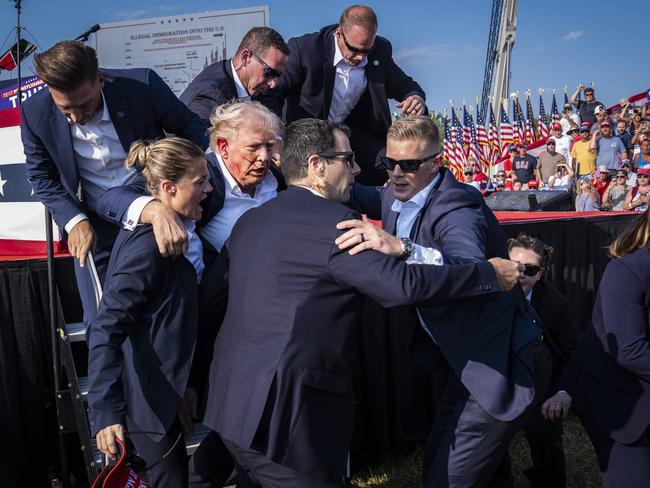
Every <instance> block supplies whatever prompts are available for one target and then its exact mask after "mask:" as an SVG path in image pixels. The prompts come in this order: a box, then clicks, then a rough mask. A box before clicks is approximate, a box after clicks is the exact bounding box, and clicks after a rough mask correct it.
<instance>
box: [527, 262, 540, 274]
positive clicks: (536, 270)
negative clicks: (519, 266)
mask: <svg viewBox="0 0 650 488" xmlns="http://www.w3.org/2000/svg"><path fill="white" fill-rule="evenodd" d="M524 268H525V269H524V274H525V275H526V276H535V275H536V274H537V273H539V272H540V270H541V269H542V267H541V266H535V265H534V264H524Z"/></svg>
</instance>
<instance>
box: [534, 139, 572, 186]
mask: <svg viewBox="0 0 650 488" xmlns="http://www.w3.org/2000/svg"><path fill="white" fill-rule="evenodd" d="M565 163H566V159H565V158H564V156H562V155H561V154H560V153H558V152H556V151H555V139H553V138H551V137H549V138H548V140H547V141H546V151H542V152H541V153H540V155H539V156H538V157H537V168H536V169H535V174H536V175H537V179H538V180H539V182H540V186H546V185H547V184H548V179H549V178H550V177H551V176H553V175H554V174H555V172H556V171H557V166H558V165H559V164H565Z"/></svg>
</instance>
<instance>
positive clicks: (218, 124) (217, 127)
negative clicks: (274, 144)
mask: <svg viewBox="0 0 650 488" xmlns="http://www.w3.org/2000/svg"><path fill="white" fill-rule="evenodd" d="M251 118H256V119H258V120H260V121H262V123H263V124H264V126H265V127H266V128H267V129H268V130H269V131H270V132H272V133H273V134H274V135H275V136H276V137H281V136H282V135H283V133H284V124H283V123H282V120H280V117H278V116H277V115H275V114H274V113H273V112H271V111H270V110H269V109H268V108H266V107H265V106H264V105H262V104H261V103H259V102H248V101H237V100H236V101H234V102H230V103H225V104H223V105H219V106H218V107H217V108H215V109H214V111H213V112H212V115H210V129H208V132H209V134H210V141H213V140H216V139H217V137H222V138H224V139H226V140H228V141H232V140H233V139H234V138H235V137H236V136H237V133H238V132H239V129H240V128H241V126H242V124H244V123H245V122H246V121H247V120H249V119H251Z"/></svg>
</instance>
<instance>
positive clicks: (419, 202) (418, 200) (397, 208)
mask: <svg viewBox="0 0 650 488" xmlns="http://www.w3.org/2000/svg"><path fill="white" fill-rule="evenodd" d="M439 179H440V172H438V174H437V175H436V177H435V178H434V179H433V181H432V182H431V183H429V184H428V185H427V186H426V187H424V188H423V189H422V190H420V191H419V192H418V193H416V194H415V195H413V196H412V197H411V198H410V199H409V200H407V201H405V202H402V201H400V200H397V199H395V200H394V201H393V205H392V206H391V207H390V209H391V210H392V211H393V212H401V211H402V208H403V207H404V206H405V205H409V206H416V207H418V208H423V207H424V204H425V203H427V198H428V197H429V193H431V190H432V189H433V187H434V186H435V185H436V183H437V182H438V180H439Z"/></svg>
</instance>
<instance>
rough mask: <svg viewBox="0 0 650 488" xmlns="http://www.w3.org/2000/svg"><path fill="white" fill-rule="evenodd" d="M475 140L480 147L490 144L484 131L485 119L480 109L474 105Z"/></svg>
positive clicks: (477, 105)
mask: <svg viewBox="0 0 650 488" xmlns="http://www.w3.org/2000/svg"><path fill="white" fill-rule="evenodd" d="M476 140H477V141H478V143H479V144H480V145H481V146H487V145H489V144H490V141H489V140H488V134H487V130H485V117H483V114H482V113H481V107H480V106H479V104H478V103H477V104H476Z"/></svg>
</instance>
